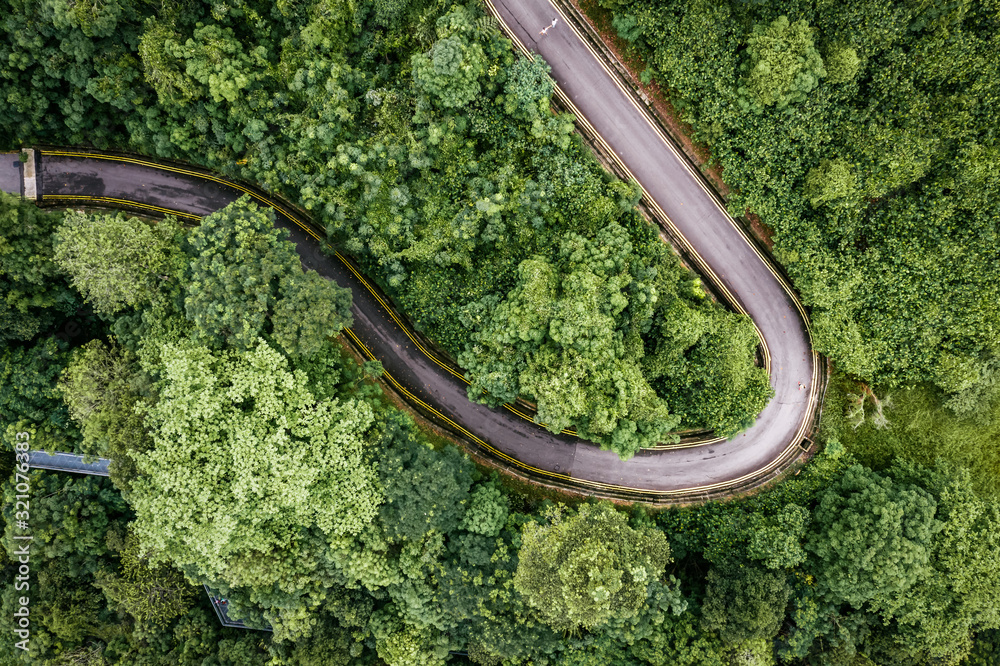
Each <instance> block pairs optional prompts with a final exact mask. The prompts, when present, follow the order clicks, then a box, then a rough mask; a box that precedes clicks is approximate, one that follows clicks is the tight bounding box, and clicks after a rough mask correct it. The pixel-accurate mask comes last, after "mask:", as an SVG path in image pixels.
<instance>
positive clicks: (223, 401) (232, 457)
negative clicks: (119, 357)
mask: <svg viewBox="0 0 1000 666" xmlns="http://www.w3.org/2000/svg"><path fill="white" fill-rule="evenodd" d="M160 359H161V363H162V367H160V368H158V372H159V375H160V377H161V378H162V379H161V381H160V383H159V400H158V401H157V402H156V404H154V405H152V406H150V407H148V409H146V412H145V417H146V423H147V425H148V427H149V428H150V429H151V431H152V433H153V440H154V442H155V448H153V449H152V450H151V451H148V452H145V453H138V454H135V458H136V464H137V466H138V468H139V472H140V477H139V478H138V479H137V480H136V481H135V484H134V492H133V497H134V505H135V511H136V516H137V519H136V534H137V535H138V536H139V537H140V539H141V541H142V544H143V547H144V548H145V549H148V550H152V551H156V552H157V553H158V554H159V556H161V557H163V558H168V559H170V560H171V561H173V562H174V563H175V564H176V565H177V566H180V567H193V568H194V569H195V570H196V571H198V572H199V573H200V574H201V575H203V576H206V577H208V578H210V579H213V580H223V581H226V582H227V583H228V584H230V585H233V586H243V585H248V586H257V587H267V586H271V585H283V586H285V587H287V588H289V589H295V587H296V586H297V585H299V584H300V583H299V582H297V581H298V579H299V577H300V576H308V574H309V572H310V571H311V570H312V569H313V568H314V567H315V566H316V560H315V559H314V555H308V553H306V552H299V544H300V535H301V533H302V532H303V531H305V530H309V529H315V530H319V531H321V532H322V533H323V534H326V535H328V538H336V537H349V536H351V535H354V534H357V533H359V532H360V531H361V530H362V529H363V528H364V526H365V525H366V524H368V523H369V522H370V521H371V520H372V519H373V518H374V517H375V515H376V513H377V511H378V505H379V503H380V502H381V500H382V495H381V490H380V488H379V484H378V479H377V475H376V472H375V469H374V466H373V465H372V464H370V463H369V462H367V458H366V453H365V444H364V440H363V438H362V436H363V433H364V432H365V431H366V430H367V429H368V428H369V426H370V425H371V424H372V418H373V417H372V412H371V408H370V407H369V406H368V405H367V404H366V403H359V402H354V401H347V402H339V401H337V400H324V401H317V400H315V398H314V397H313V396H312V394H311V393H310V392H309V391H308V390H307V388H306V384H307V378H306V377H305V374H304V373H303V372H302V371H291V370H290V369H289V367H288V361H287V359H286V358H285V357H283V356H282V355H281V354H280V353H278V352H277V351H276V350H274V349H272V348H271V347H269V346H268V345H267V344H266V343H264V342H263V341H258V343H257V344H256V345H255V346H254V347H253V348H252V349H250V350H248V351H228V352H219V353H213V352H212V351H210V350H208V349H206V348H204V347H198V346H193V345H190V344H170V345H165V346H164V348H163V349H162V351H161V354H160Z"/></svg>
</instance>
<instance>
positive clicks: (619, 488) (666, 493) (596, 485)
mask: <svg viewBox="0 0 1000 666" xmlns="http://www.w3.org/2000/svg"><path fill="white" fill-rule="evenodd" d="M487 4H490V3H489V0H487ZM490 7H491V9H493V11H494V12H495V11H496V10H495V8H493V7H492V5H490ZM498 18H499V15H498ZM501 22H502V21H501ZM522 49H523V45H522ZM524 50H525V53H526V54H527V55H528V56H529V57H530V53H528V52H527V50H526V49H524ZM559 92H560V93H561V91H559ZM580 117H581V118H582V115H581V116H580ZM39 153H41V154H43V155H52V156H61V157H77V158H90V159H103V160H108V161H114V162H123V163H128V164H136V165H139V166H145V167H150V168H154V169H160V170H163V171H169V172H173V173H178V174H182V175H186V176H192V177H195V178H201V179H204V180H208V181H212V182H215V183H218V184H220V185H224V186H227V187H232V188H233V189H235V190H238V191H240V192H244V193H246V194H249V195H250V196H251V197H253V198H254V199H256V200H257V201H259V202H261V203H263V204H264V205H266V206H269V207H271V208H274V209H275V210H277V211H279V212H281V213H282V214H283V215H285V217H287V218H288V219H290V220H292V221H293V222H295V223H296V224H297V225H298V226H299V227H301V228H302V229H303V231H305V232H306V233H308V234H309V235H310V236H312V237H313V238H314V239H316V240H317V241H319V242H320V244H321V245H324V246H325V247H327V248H330V249H333V247H332V246H331V245H330V244H329V243H327V242H326V241H325V240H324V239H323V238H321V237H320V236H319V235H318V234H316V233H315V232H314V231H313V229H312V228H311V227H310V226H309V225H306V224H304V223H303V222H302V221H301V220H300V219H299V218H298V216H297V215H294V214H292V213H291V212H289V211H288V210H287V209H286V208H285V207H283V206H282V205H280V204H278V203H277V202H275V201H273V200H271V199H269V198H267V197H264V196H261V195H260V194H257V193H256V192H254V191H253V190H250V189H248V188H246V187H243V186H242V185H239V184H237V183H234V182H232V181H229V180H226V179H223V178H219V177H217V176H214V175H211V174H206V173H202V172H199V171H193V170H190V169H183V168H180V167H175V166H171V165H165V164H159V163H156V162H151V161H148V160H142V159H137V158H130V157H122V156H117V155H98V154H92V153H85V152H80V151H68V150H61V151H56V150H44V151H39ZM612 154H613V151H612ZM626 171H627V170H626ZM630 175H631V174H630ZM640 187H641V185H640ZM644 192H645V190H644ZM647 196H648V193H647ZM45 199H57V200H67V201H69V200H73V201H98V202H105V203H115V204H119V205H123V206H136V207H138V208H142V209H145V210H151V211H156V212H161V213H164V214H170V215H176V216H179V217H184V218H185V219H191V220H195V221H198V220H201V219H202V218H201V216H199V215H194V214H191V213H186V212H184V211H178V210H173V209H168V208H163V207H160V206H153V205H151V204H144V203H140V202H136V201H131V200H126V199H117V198H113V197H103V196H102V197H92V196H87V195H44V196H43V201H44V200H45ZM668 219H669V218H668ZM671 224H672V223H671ZM678 235H679V237H680V238H682V239H683V238H684V237H683V235H682V234H680V233H679V231H678ZM685 242H686V240H685ZM334 253H335V255H336V256H337V257H338V258H339V259H340V260H341V261H342V262H343V263H344V265H346V266H347V267H348V269H349V270H350V271H351V272H352V273H353V274H354V275H355V276H356V277H357V278H358V279H359V280H360V281H361V283H362V284H363V285H365V287H366V288H367V289H368V291H369V292H370V293H371V294H372V296H374V297H375V299H376V300H378V302H379V303H380V304H382V306H383V307H384V308H385V310H386V311H387V312H388V313H389V315H390V316H391V317H392V319H393V320H394V321H395V322H396V323H397V325H399V327H400V328H401V329H402V330H403V332H404V333H405V334H406V335H407V337H409V338H410V340H412V341H413V343H414V344H415V345H416V346H417V348H418V349H420V351H421V352H422V353H423V354H424V355H425V356H427V357H428V358H430V359H431V360H432V361H434V362H435V363H437V364H438V365H440V366H441V367H442V368H444V369H446V370H448V371H449V372H450V373H451V374H453V375H455V376H457V377H459V378H461V379H462V380H463V381H465V382H466V383H468V380H466V379H465V377H464V376H461V375H460V374H458V373H456V372H455V371H454V370H453V369H452V368H450V367H449V366H447V365H446V364H444V363H442V362H441V361H440V360H438V359H437V358H436V357H435V356H434V355H433V354H431V353H429V352H428V351H427V350H426V349H425V348H424V346H423V345H422V344H420V342H419V341H418V340H417V339H416V338H415V337H414V336H413V335H411V333H410V332H409V330H407V327H406V326H405V325H403V323H402V322H401V321H400V320H399V318H397V317H396V315H395V313H394V312H393V311H392V308H390V307H389V306H388V304H387V303H386V302H385V301H384V300H383V299H382V298H381V296H379V294H378V293H376V291H375V290H374V288H373V287H372V286H371V285H370V284H369V283H368V281H367V280H366V279H365V278H364V277H363V276H362V275H361V274H360V273H359V272H358V271H357V270H355V268H354V267H353V266H352V265H351V264H350V262H348V261H347V259H346V258H345V257H344V256H343V255H341V254H340V253H339V252H337V251H336V250H334ZM695 254H696V255H697V253H695ZM699 259H700V257H699ZM713 275H714V274H713ZM755 327H756V325H755ZM343 330H344V332H345V333H346V334H347V335H348V336H349V337H350V338H351V339H352V340H353V341H354V343H355V344H356V345H358V347H359V348H360V349H361V350H362V351H363V352H364V353H365V354H366V355H367V356H368V357H369V358H370V359H372V360H375V355H374V354H372V352H371V351H370V350H369V349H368V347H367V346H366V345H365V344H364V343H363V342H361V340H360V339H359V338H358V337H357V335H355V333H354V331H352V330H351V329H350V328H344V329H343ZM758 333H759V331H758ZM765 348H766V345H765ZM765 352H766V349H765ZM813 376H814V381H813V382H811V385H810V397H812V395H813V393H814V392H815V384H816V382H815V376H816V368H815V365H814V369H813ZM383 377H385V378H386V380H387V381H388V382H389V383H390V384H392V385H393V386H394V387H395V388H396V389H397V390H398V391H399V392H400V393H401V394H402V395H404V396H406V397H407V398H408V399H409V400H411V401H412V402H413V403H414V404H417V405H420V406H421V407H422V408H423V409H425V410H426V411H427V412H429V413H431V414H433V415H434V416H435V418H438V419H440V420H441V421H442V422H444V423H447V424H449V425H450V426H452V427H453V428H455V429H456V430H457V431H459V432H461V433H462V434H463V435H465V436H466V437H468V438H469V439H470V440H472V441H473V442H475V443H476V444H478V445H480V446H481V447H483V448H484V449H486V450H487V451H489V452H490V453H491V454H492V455H494V456H496V457H498V458H500V459H501V460H504V461H506V462H508V463H510V464H512V465H514V466H516V467H518V468H520V469H523V470H525V471H528V472H531V473H532V474H537V475H540V476H544V477H548V478H551V479H559V480H561V481H566V482H570V483H571V484H572V485H574V486H586V487H589V488H593V489H597V490H605V491H614V492H628V493H638V494H641V495H649V496H656V497H676V496H681V495H686V494H690V493H701V492H707V491H712V490H719V489H723V488H726V487H734V486H737V485H739V484H740V483H742V482H743V481H747V480H751V479H753V478H754V477H757V476H759V475H760V474H761V472H764V473H767V472H769V471H770V470H771V469H773V468H775V467H776V466H777V465H778V464H780V463H781V462H782V458H783V457H784V454H783V455H782V456H779V457H778V458H777V459H775V460H774V461H772V463H770V464H769V465H767V466H766V467H765V468H763V469H762V470H758V471H756V472H751V473H749V474H746V475H744V476H742V477H739V478H738V479H732V480H729V481H721V482H718V483H714V484H707V485H703V486H695V487H691V488H681V489H676V490H646V489H642V488H634V487H631V486H623V485H617V484H609V483H603V482H600V481H590V480H587V479H579V478H573V477H571V476H568V475H566V474H560V473H558V472H551V471H548V470H544V469H540V468H537V467H534V466H532V465H528V464H526V463H524V462H521V461H520V460H518V459H516V458H514V457H512V456H510V455H508V454H506V453H504V452H503V451H500V450H499V449H496V448H495V447H493V446H492V445H490V444H489V443H488V442H486V441H485V440H483V439H481V438H480V437H478V436H476V435H475V434H474V433H472V432H470V431H469V430H467V429H466V428H464V427H462V426H461V425H459V424H458V423H456V422H455V421H453V420H452V419H450V418H448V417H447V416H445V415H444V414H442V413H441V412H440V411H438V410H437V409H435V408H434V407H432V406H430V405H428V404H427V403H425V402H424V401H423V400H421V399H420V398H418V397H417V396H415V395H413V394H412V393H411V392H410V391H408V390H407V389H406V388H405V387H404V386H403V385H402V384H400V383H399V382H398V381H397V380H396V379H395V378H394V377H393V376H392V375H391V374H390V373H388V372H383ZM505 407H507V408H508V409H509V410H510V411H512V412H514V413H515V414H518V415H520V416H522V418H525V419H526V420H531V421H532V422H534V421H533V419H531V418H530V417H528V416H527V415H524V414H522V413H521V412H519V411H518V410H517V409H515V408H513V407H512V406H510V405H506V404H505ZM804 426H805V424H803V426H802V427H800V431H804ZM563 432H564V433H567V434H576V433H574V432H572V431H567V430H564V431H563ZM718 441H724V440H723V438H716V439H712V440H706V441H705V442H701V441H699V442H693V443H687V444H681V445H664V446H661V447H655V448H657V449H661V450H662V449H669V448H688V447H693V446H701V445H703V444H706V443H713V442H718ZM788 450H789V449H786V453H787V451H788Z"/></svg>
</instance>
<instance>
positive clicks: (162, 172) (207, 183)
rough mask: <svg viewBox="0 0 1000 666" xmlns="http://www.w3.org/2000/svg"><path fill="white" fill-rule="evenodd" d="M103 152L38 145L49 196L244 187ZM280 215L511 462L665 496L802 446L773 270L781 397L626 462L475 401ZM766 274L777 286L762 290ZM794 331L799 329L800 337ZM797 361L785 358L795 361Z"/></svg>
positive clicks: (751, 260)
mask: <svg viewBox="0 0 1000 666" xmlns="http://www.w3.org/2000/svg"><path fill="white" fill-rule="evenodd" d="M105 157H106V158H107V159H103V158H97V157H93V156H83V155H80V154H76V155H59V154H55V153H54V152H51V151H40V154H39V156H38V171H39V182H38V187H39V190H40V192H41V193H42V199H43V202H44V203H48V204H60V205H65V204H72V203H74V202H77V203H84V202H89V203H91V204H92V203H101V202H102V201H103V202H110V203H112V204H113V205H127V204H125V203H124V202H136V203H138V204H140V206H141V207H142V208H144V209H148V208H153V209H158V210H160V211H161V212H162V211H163V210H175V211H181V212H184V213H186V214H188V215H192V216H203V215H207V214H209V213H211V212H213V211H215V210H218V209H219V208H222V207H224V206H225V205H226V204H228V203H230V202H232V201H234V200H235V199H237V198H238V197H239V196H240V195H241V194H243V192H241V191H240V190H239V189H237V187H234V186H232V185H230V184H226V183H224V182H217V179H215V178H214V177H212V176H205V175H202V174H200V173H199V172H196V171H189V170H187V169H183V168H180V169H179V168H177V167H175V166H169V167H162V166H157V165H153V164H151V163H145V162H143V161H141V160H133V161H129V162H121V161H117V160H118V159H120V158H115V157H112V156H105ZM95 200H96V201H95ZM279 208H280V205H279ZM704 209H705V210H706V212H707V213H710V211H711V208H709V207H705V208H704ZM276 218H277V224H278V225H279V226H282V227H284V228H287V229H289V232H290V240H292V241H293V242H294V243H295V244H296V246H297V248H298V251H299V253H300V254H301V256H302V262H303V265H304V266H305V267H306V268H311V269H315V270H317V271H318V272H319V273H320V274H322V275H324V276H325V277H327V278H330V279H333V280H336V281H337V282H338V283H339V284H340V285H342V286H344V287H347V288H349V289H351V291H352V294H353V306H352V312H353V316H354V325H353V326H352V331H353V332H354V334H355V335H356V336H357V337H358V339H360V341H361V342H362V343H364V345H365V346H366V347H367V348H368V349H369V350H371V352H372V354H373V355H374V356H375V357H376V358H378V359H379V360H380V361H382V363H383V365H384V367H385V369H386V371H387V373H388V374H390V375H391V376H392V377H393V378H394V379H395V380H396V382H398V384H399V385H400V386H401V387H402V388H403V389H405V391H408V392H409V393H411V394H412V395H413V396H415V397H416V398H417V399H419V400H421V401H423V402H425V403H427V404H428V405H430V406H431V407H432V408H433V409H435V410H437V411H438V412H440V413H442V414H444V415H446V416H447V417H448V418H450V419H451V420H452V421H453V422H454V423H455V424H457V425H458V426H459V427H461V428H463V429H465V430H466V431H468V432H469V433H471V434H472V435H473V437H474V438H477V439H480V440H482V441H483V442H485V443H487V446H489V447H491V448H493V449H495V450H497V451H499V452H500V453H499V455H500V456H501V457H506V456H510V457H511V458H513V459H516V460H517V461H519V464H520V466H522V467H526V468H528V469H529V471H537V473H540V474H543V475H555V477H556V478H555V480H560V479H561V480H564V481H565V480H566V479H572V480H573V482H574V483H580V484H581V485H582V486H583V487H584V488H583V489H587V487H589V488H590V489H591V490H592V491H595V492H598V493H600V492H601V491H604V492H617V491H618V489H634V490H637V491H647V492H648V491H652V492H654V493H657V494H664V495H668V496H669V495H674V494H678V493H686V492H687V491H690V490H693V489H696V488H699V487H703V486H708V485H714V484H718V483H727V482H730V481H733V480H734V479H738V478H741V477H744V476H746V475H754V474H756V473H758V471H759V470H761V469H765V468H767V467H768V466H769V465H771V463H772V462H773V461H775V460H776V459H778V458H780V457H781V455H782V453H783V452H784V451H785V450H786V449H787V448H788V447H789V446H790V445H791V446H794V445H795V444H797V440H795V438H794V434H795V431H796V429H797V428H798V425H799V424H800V423H801V422H802V419H803V417H804V416H805V414H806V411H807V410H806V407H807V401H806V395H807V394H806V393H805V392H801V391H798V389H797V387H796V385H795V382H796V381H797V380H798V379H799V377H798V375H796V374H794V373H793V372H790V371H789V370H787V369H786V365H785V364H786V360H785V359H787V358H793V357H794V356H795V354H796V353H797V352H800V350H798V349H795V348H794V347H792V348H783V346H782V345H784V344H785V343H786V342H789V341H791V342H794V341H795V340H799V341H804V332H803V331H802V324H801V321H800V320H797V319H796V318H795V316H794V310H792V309H790V308H789V307H788V305H787V303H786V302H785V300H784V298H783V296H782V291H781V290H780V288H778V287H777V285H776V283H775V279H774V277H773V275H771V274H770V273H769V272H768V271H766V270H765V271H761V270H757V272H756V273H755V275H756V278H755V279H756V280H757V281H758V284H755V285H754V288H753V289H752V290H751V291H750V292H749V295H750V298H745V299H744V300H745V301H746V302H747V303H748V305H754V306H755V307H757V308H758V309H759V311H760V312H761V323H763V324H764V325H765V326H764V327H763V328H764V329H765V330H766V331H769V332H770V331H771V330H772V328H773V326H775V325H776V326H779V327H780V326H784V327H785V328H784V329H782V331H783V336H784V337H776V338H775V339H774V340H771V341H769V345H770V347H771V348H772V352H771V353H772V356H773V357H774V358H775V359H777V363H776V364H775V366H774V368H773V370H774V372H773V376H772V381H773V383H774V384H775V386H776V387H777V388H778V397H777V398H776V399H775V400H774V401H772V403H771V405H769V406H768V408H767V409H766V410H765V411H764V413H763V414H762V416H761V418H760V420H759V421H758V424H757V425H755V426H754V427H753V428H752V429H751V430H749V431H748V432H747V433H745V434H744V435H741V436H739V437H737V438H736V439H735V440H732V441H729V442H722V443H717V444H714V445H709V446H704V447H697V448H689V449H678V450H666V451H648V452H641V453H640V454H639V455H637V456H636V457H635V458H633V459H632V460H630V461H626V462H622V461H620V460H619V459H618V457H617V456H616V455H615V454H613V453H611V452H607V451H601V450H599V449H598V448H597V447H596V446H593V445H591V444H588V443H585V442H581V441H580V440H577V439H576V438H573V437H567V436H561V435H552V434H551V433H549V432H548V431H546V430H544V429H542V428H541V427H539V426H537V425H534V424H532V423H530V422H527V421H524V420H522V419H520V418H519V417H517V416H515V415H513V414H511V413H510V412H507V411H505V410H503V409H496V410H494V409H489V408H487V407H484V406H482V405H478V404H475V403H472V402H469V400H468V399H467V397H466V392H465V384H464V383H463V382H462V381H460V380H459V379H457V378H455V377H454V376H452V375H451V374H450V373H448V372H446V371H445V370H444V369H442V368H441V367H440V366H439V365H438V364H436V363H435V362H433V360H432V359H430V358H428V357H427V356H426V355H424V354H423V353H422V352H421V351H420V350H419V349H417V347H416V345H415V344H414V343H413V341H412V340H411V339H410V338H409V337H408V336H407V335H406V333H405V332H404V331H403V330H402V329H401V328H400V327H399V326H398V325H397V323H396V322H395V321H394V320H393V318H392V316H391V315H390V313H389V312H388V311H387V310H386V308H385V307H383V305H382V304H381V303H380V302H379V300H378V299H377V298H376V296H375V295H374V294H373V293H372V291H371V290H369V288H367V287H366V286H365V284H364V283H363V282H361V280H360V279H359V276H358V275H356V274H355V272H353V271H351V270H350V269H349V267H348V266H347V265H346V264H345V263H343V262H342V261H339V260H338V259H336V258H333V257H330V256H328V255H327V254H325V253H323V252H322V251H321V250H320V244H319V243H318V242H316V241H315V240H314V238H313V237H312V236H311V235H310V233H309V230H308V229H304V228H303V227H302V226H301V225H300V224H299V223H297V222H296V221H295V220H294V219H293V217H292V216H290V215H286V214H285V213H284V212H282V211H281V210H278V211H277V214H276ZM709 219H710V220H711V219H714V218H709ZM726 224H727V225H728V222H727V223H726ZM721 229H722V232H721V233H729V234H730V237H728V238H727V237H723V241H728V245H729V246H731V247H733V248H734V250H733V251H734V252H738V251H740V250H741V247H740V241H739V238H738V237H737V238H735V239H734V238H732V237H731V236H732V234H733V233H735V231H732V229H733V228H732V227H731V226H725V225H723V226H721ZM726 230H731V231H728V232H727V231H726ZM721 233H720V235H721ZM738 256H739V262H740V264H739V265H738V266H735V267H733V268H728V267H727V269H726V270H725V271H723V272H724V273H725V274H726V275H727V276H728V275H730V274H734V275H733V278H732V282H733V285H734V286H738V285H740V284H742V281H740V279H739V276H738V271H737V270H736V269H737V268H740V269H742V268H743V267H744V266H745V267H749V268H751V269H752V268H754V267H755V262H756V263H757V264H759V263H760V260H759V258H757V257H756V255H754V254H753V253H749V254H748V253H747V252H745V251H744V252H742V254H740V255H738ZM716 265H717V266H718V264H716ZM720 268H721V267H720ZM751 282H752V280H751ZM768 283H770V284H771V285H772V287H774V288H772V289H771V290H770V291H769V292H765V291H764V289H765V288H766V287H767V286H768ZM765 294H770V297H771V298H773V299H774V302H773V303H771V304H769V303H768V301H767V296H766V295H765ZM740 296H741V297H742V296H743V294H740ZM785 322H789V323H787V324H786V323H785ZM796 327H798V328H796ZM796 330H798V331H799V337H795V336H794V332H795V331H796ZM789 347H791V345H789ZM801 353H803V356H802V357H801V358H805V359H807V360H808V359H809V358H810V356H809V354H808V347H806V348H805V350H804V352H801ZM792 365H793V364H792V363H788V366H789V367H790V366H792ZM799 367H802V366H799ZM806 376H808V375H806ZM788 384H790V386H788Z"/></svg>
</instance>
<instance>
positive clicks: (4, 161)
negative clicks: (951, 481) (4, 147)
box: [0, 153, 21, 194]
mask: <svg viewBox="0 0 1000 666" xmlns="http://www.w3.org/2000/svg"><path fill="white" fill-rule="evenodd" d="M0 192H7V193H9V194H21V161H20V160H19V159H18V154H17V153H0Z"/></svg>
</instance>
